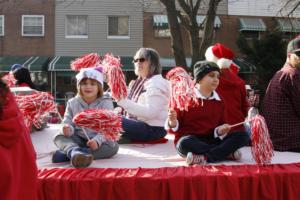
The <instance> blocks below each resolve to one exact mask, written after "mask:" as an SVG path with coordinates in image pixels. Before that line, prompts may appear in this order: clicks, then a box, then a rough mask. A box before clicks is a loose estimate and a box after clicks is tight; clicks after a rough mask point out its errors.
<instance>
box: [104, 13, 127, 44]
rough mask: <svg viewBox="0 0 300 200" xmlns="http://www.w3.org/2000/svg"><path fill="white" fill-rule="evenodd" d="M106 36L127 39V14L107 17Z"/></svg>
mask: <svg viewBox="0 0 300 200" xmlns="http://www.w3.org/2000/svg"><path fill="white" fill-rule="evenodd" d="M107 38H112V39H114V38H115V39H129V17H128V16H110V17H108V36H107Z"/></svg>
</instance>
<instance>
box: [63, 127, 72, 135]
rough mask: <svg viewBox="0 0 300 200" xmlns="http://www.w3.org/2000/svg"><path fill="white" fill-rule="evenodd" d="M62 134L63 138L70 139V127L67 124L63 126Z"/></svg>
mask: <svg viewBox="0 0 300 200" xmlns="http://www.w3.org/2000/svg"><path fill="white" fill-rule="evenodd" d="M62 130H63V134H64V136H66V137H70V135H71V127H70V125H69V124H65V125H64V126H63V129H62Z"/></svg>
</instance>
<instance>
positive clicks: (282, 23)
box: [277, 18, 300, 32]
mask: <svg viewBox="0 0 300 200" xmlns="http://www.w3.org/2000/svg"><path fill="white" fill-rule="evenodd" d="M277 23H278V29H279V30H280V31H282V32H300V19H289V18H286V19H277Z"/></svg>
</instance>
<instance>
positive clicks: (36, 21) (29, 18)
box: [22, 15, 44, 36]
mask: <svg viewBox="0 0 300 200" xmlns="http://www.w3.org/2000/svg"><path fill="white" fill-rule="evenodd" d="M22 36H44V15H22Z"/></svg>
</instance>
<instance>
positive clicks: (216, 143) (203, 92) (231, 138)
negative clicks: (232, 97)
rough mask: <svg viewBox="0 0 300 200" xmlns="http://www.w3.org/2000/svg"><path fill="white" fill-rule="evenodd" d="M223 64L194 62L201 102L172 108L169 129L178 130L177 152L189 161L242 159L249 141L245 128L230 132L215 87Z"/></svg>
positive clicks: (197, 92)
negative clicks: (187, 106) (241, 149)
mask: <svg viewBox="0 0 300 200" xmlns="http://www.w3.org/2000/svg"><path fill="white" fill-rule="evenodd" d="M219 76H220V68H219V67H218V66H217V65H216V64H215V63H213V62H208V61H199V62H197V63H196V64H195V66H194V80H195V82H196V87H195V93H196V96H197V98H198V105H192V106H190V107H189V109H188V111H179V110H175V111H174V110H170V111H169V115H168V119H167V121H166V123H165V128H166V130H168V131H170V132H171V133H174V134H175V144H176V150H177V152H178V154H179V155H180V156H182V157H186V163H187V164H188V165H192V164H205V163H206V162H210V163H213V162H218V161H223V160H226V159H232V160H239V159H240V158H241V156H242V154H241V152H240V151H239V150H238V149H239V148H241V147H243V146H245V145H246V144H247V143H248V142H249V136H248V134H247V133H246V132H243V131H238V132H230V133H229V131H230V129H231V127H230V126H229V125H228V124H227V118H226V114H227V113H226V111H225V105H224V102H223V100H222V98H221V97H220V96H219V95H218V93H217V92H216V91H215V90H216V88H217V87H218V85H219Z"/></svg>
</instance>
